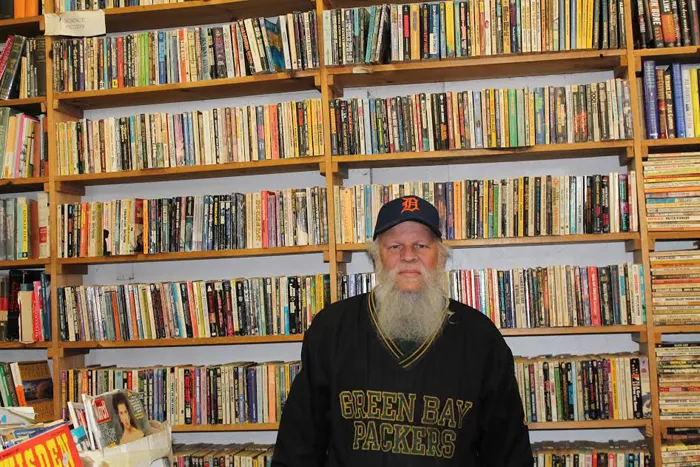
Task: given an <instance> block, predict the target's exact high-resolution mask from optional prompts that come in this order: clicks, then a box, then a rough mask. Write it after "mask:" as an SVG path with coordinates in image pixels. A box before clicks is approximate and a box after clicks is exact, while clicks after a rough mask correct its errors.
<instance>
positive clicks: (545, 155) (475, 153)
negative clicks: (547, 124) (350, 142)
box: [333, 140, 634, 168]
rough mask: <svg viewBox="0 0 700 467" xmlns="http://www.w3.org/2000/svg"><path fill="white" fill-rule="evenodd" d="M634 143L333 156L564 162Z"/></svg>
mask: <svg viewBox="0 0 700 467" xmlns="http://www.w3.org/2000/svg"><path fill="white" fill-rule="evenodd" d="M633 144H634V143H633V141H629V140H619V141H603V142H599V143H573V144H546V145H541V146H530V147H522V148H493V149H491V148H486V149H458V150H453V151H425V152H397V153H391V154H367V155H352V156H333V162H337V163H339V164H343V165H345V166H348V167H369V168H373V167H405V166H408V165H430V164H435V165H437V164H455V163H462V162H463V163H472V162H481V161H490V160H491V159H496V160H497V161H499V162H511V161H522V160H542V159H560V158H564V157H567V158H572V157H594V156H610V155H617V154H620V153H621V152H623V153H624V152H625V150H626V149H629V148H631V147H632V145H633Z"/></svg>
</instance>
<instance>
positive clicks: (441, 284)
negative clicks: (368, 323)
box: [374, 263, 447, 342]
mask: <svg viewBox="0 0 700 467" xmlns="http://www.w3.org/2000/svg"><path fill="white" fill-rule="evenodd" d="M420 268H421V274H422V276H423V279H424V284H423V287H422V289H420V290H419V291H417V292H404V291H401V289H399V286H398V283H397V280H396V279H397V276H398V271H396V270H395V271H386V270H384V268H383V267H382V266H381V265H380V264H379V263H377V267H376V275H377V285H376V286H375V288H374V294H375V298H376V303H377V310H376V312H377V321H378V322H379V327H380V328H381V329H382V332H383V333H384V334H385V335H386V336H387V337H388V338H389V339H392V340H397V339H400V340H410V341H413V342H423V341H425V340H426V339H428V338H429V337H430V336H432V335H433V334H434V333H435V332H436V331H437V330H438V329H439V328H440V327H441V326H442V321H443V319H444V315H445V306H446V304H447V299H446V298H445V296H446V281H445V272H444V271H443V270H440V269H438V270H435V271H432V272H429V271H427V270H426V269H425V268H424V267H423V266H421V267H420Z"/></svg>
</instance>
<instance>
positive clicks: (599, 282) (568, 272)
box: [338, 263, 646, 329]
mask: <svg viewBox="0 0 700 467" xmlns="http://www.w3.org/2000/svg"><path fill="white" fill-rule="evenodd" d="M447 274H448V278H449V289H450V290H449V293H450V298H452V299H453V300H456V301H458V302H462V303H465V304H467V305H469V306H471V307H473V308H476V309H477V310H480V311H481V312H482V313H483V314H485V315H486V316H488V317H489V318H490V319H491V320H492V321H493V322H494V323H495V324H496V326H497V327H498V328H501V329H533V328H540V327H560V326H612V325H628V324H645V323H646V300H645V298H644V274H643V266H642V265H641V264H631V263H627V264H613V265H610V266H569V265H567V266H547V267H537V268H516V269H506V270H496V269H493V268H486V269H457V270H452V271H449V272H448V273H447ZM375 281H376V276H375V274H374V273H358V274H347V275H343V276H341V279H340V281H339V283H338V288H339V296H340V298H341V299H344V298H348V297H352V296H355V295H359V294H361V293H366V292H369V291H370V290H371V289H372V288H373V287H374V285H375Z"/></svg>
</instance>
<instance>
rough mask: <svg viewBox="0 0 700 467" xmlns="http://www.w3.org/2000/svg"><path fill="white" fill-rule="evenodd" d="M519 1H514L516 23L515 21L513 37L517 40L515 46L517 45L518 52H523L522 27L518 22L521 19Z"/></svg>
mask: <svg viewBox="0 0 700 467" xmlns="http://www.w3.org/2000/svg"><path fill="white" fill-rule="evenodd" d="M521 9H522V8H521V1H520V0H515V10H516V17H515V18H516V21H515V37H516V38H517V41H516V42H517V44H518V52H522V51H523V31H522V29H523V27H522V22H521V21H520V18H522V16H521V14H522V12H521Z"/></svg>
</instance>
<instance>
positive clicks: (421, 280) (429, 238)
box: [379, 221, 440, 292]
mask: <svg viewBox="0 0 700 467" xmlns="http://www.w3.org/2000/svg"><path fill="white" fill-rule="evenodd" d="M437 242H438V239H437V238H436V237H435V234H433V232H432V231H431V230H430V229H429V228H428V227H426V226H425V225H423V224H421V223H419V222H413V221H407V222H402V223H400V224H399V225H397V226H395V227H392V228H391V229H389V230H387V231H386V232H384V233H383V234H381V235H380V236H379V255H380V257H381V258H380V259H381V261H382V264H383V265H384V269H386V270H387V271H390V272H394V271H395V272H396V273H397V275H396V283H397V285H398V286H399V288H400V290H401V291H402V292H418V291H420V290H421V289H422V288H423V286H424V285H425V277H423V274H422V272H421V269H425V272H432V271H434V270H436V269H437V268H438V266H440V265H439V264H438V263H439V261H440V254H439V248H438V245H437Z"/></svg>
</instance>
